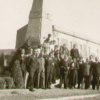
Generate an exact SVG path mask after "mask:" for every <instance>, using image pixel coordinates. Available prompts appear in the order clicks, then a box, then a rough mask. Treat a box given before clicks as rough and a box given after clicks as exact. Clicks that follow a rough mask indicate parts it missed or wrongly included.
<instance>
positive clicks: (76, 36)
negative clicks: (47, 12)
mask: <svg viewBox="0 0 100 100" xmlns="http://www.w3.org/2000/svg"><path fill="white" fill-rule="evenodd" d="M52 28H53V31H56V32H59V33H62V34H65V35H69V36H72V37H75V38H78V39H81V40H85V41H87V42H91V43H94V44H97V45H100V43H98V42H95V41H92V40H89V39H86V38H83V37H80V36H78V35H75V34H71V33H67V32H65V31H61V30H59V29H57V28H55V25H53V26H52Z"/></svg>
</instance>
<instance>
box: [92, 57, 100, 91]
mask: <svg viewBox="0 0 100 100" xmlns="http://www.w3.org/2000/svg"><path fill="white" fill-rule="evenodd" d="M91 71H92V75H93V80H92V89H95V86H97V90H99V84H100V83H99V82H100V62H99V61H98V58H97V57H96V58H95V62H94V63H93V64H92V67H91Z"/></svg>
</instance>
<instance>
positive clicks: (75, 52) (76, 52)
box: [70, 44, 79, 59]
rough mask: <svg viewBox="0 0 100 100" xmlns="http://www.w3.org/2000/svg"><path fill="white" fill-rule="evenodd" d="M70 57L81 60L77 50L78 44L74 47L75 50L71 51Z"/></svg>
mask: <svg viewBox="0 0 100 100" xmlns="http://www.w3.org/2000/svg"><path fill="white" fill-rule="evenodd" d="M70 56H71V57H72V59H73V58H76V59H78V58H79V51H78V49H77V48H76V44H74V45H73V48H72V49H71V51H70Z"/></svg>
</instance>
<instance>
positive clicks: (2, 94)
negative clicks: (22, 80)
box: [0, 88, 100, 100]
mask: <svg viewBox="0 0 100 100" xmlns="http://www.w3.org/2000/svg"><path fill="white" fill-rule="evenodd" d="M99 93H100V92H99V91H97V90H84V89H58V88H53V89H47V90H43V89H36V90H35V91H34V92H30V91H28V90H26V89H24V90H1V91H0V100H37V99H42V100H43V99H47V98H56V99H55V100H57V98H59V97H68V96H77V95H90V94H99ZM98 98H99V99H98ZM74 100H77V99H74ZM82 100H85V99H82ZM86 100H88V99H86ZM91 100H92V99H91ZM93 100H94V99H93ZM96 100H100V97H97V99H96Z"/></svg>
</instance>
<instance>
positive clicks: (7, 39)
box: [0, 0, 100, 49]
mask: <svg viewBox="0 0 100 100" xmlns="http://www.w3.org/2000/svg"><path fill="white" fill-rule="evenodd" d="M44 1H45V9H46V10H47V11H48V12H49V13H50V14H51V17H52V23H53V24H55V25H57V26H59V27H62V29H64V30H66V32H67V30H68V31H69V30H70V31H71V32H75V33H76V34H78V35H80V36H83V37H87V38H91V39H93V40H95V41H100V0H44ZM32 3H33V0H0V49H12V48H15V42H16V33H17V30H18V29H19V28H21V27H22V26H24V25H26V24H27V23H28V20H29V13H30V10H31V7H32Z"/></svg>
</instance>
